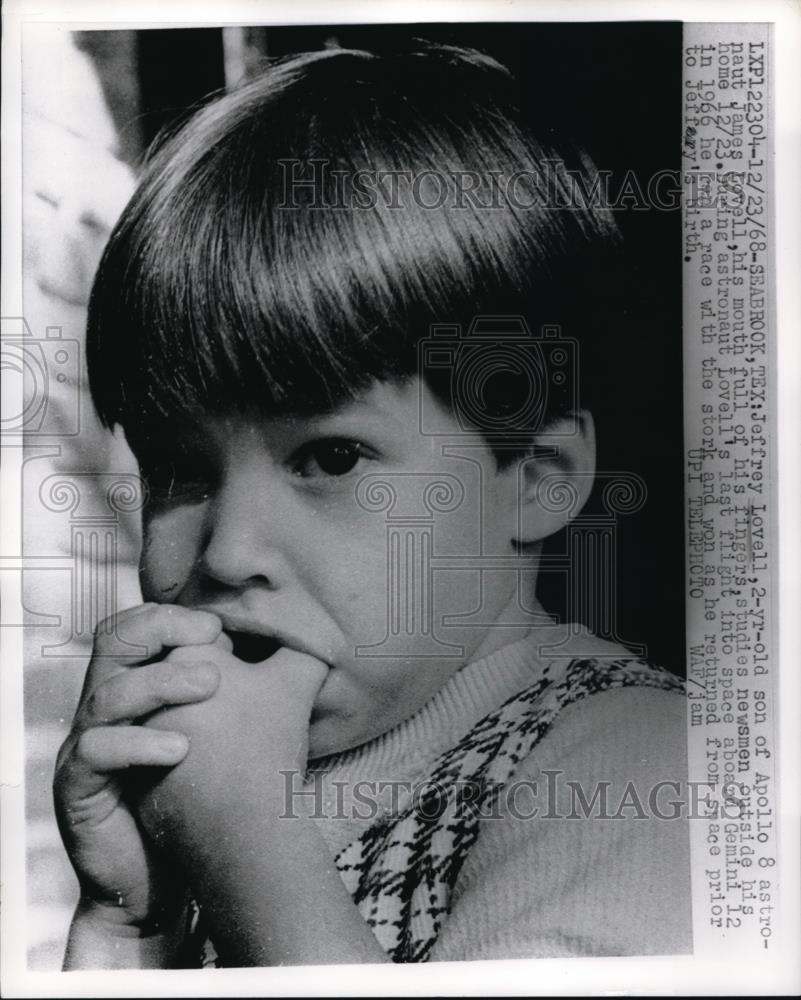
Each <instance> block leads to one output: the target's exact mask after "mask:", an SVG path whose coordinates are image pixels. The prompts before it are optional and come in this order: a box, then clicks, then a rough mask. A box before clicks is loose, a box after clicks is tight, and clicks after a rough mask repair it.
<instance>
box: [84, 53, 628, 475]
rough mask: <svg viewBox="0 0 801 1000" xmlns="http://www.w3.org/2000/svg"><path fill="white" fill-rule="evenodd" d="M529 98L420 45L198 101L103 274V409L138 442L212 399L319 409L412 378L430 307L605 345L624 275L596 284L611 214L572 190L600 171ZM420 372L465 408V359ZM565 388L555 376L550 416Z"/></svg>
mask: <svg viewBox="0 0 801 1000" xmlns="http://www.w3.org/2000/svg"><path fill="white" fill-rule="evenodd" d="M532 96H533V97H534V98H535V100H533V101H532V100H528V101H527V100H524V95H522V94H521V93H520V92H519V88H518V87H517V85H516V84H515V81H514V80H513V79H512V77H511V76H510V75H509V73H508V72H507V71H506V70H505V69H504V67H502V66H501V65H499V64H498V63H497V62H495V61H494V60H493V59H491V58H489V57H487V56H485V55H483V54H481V53H479V52H477V51H474V50H467V49H459V48H453V47H448V46H440V45H437V46H434V45H426V44H425V43H420V44H419V46H418V47H416V48H415V49H414V50H413V51H405V52H398V53H395V54H390V55H380V56H378V55H375V54H373V53H370V52H366V51H355V50H345V49H336V48H331V49H324V50H321V51H319V52H312V53H307V54H304V55H300V56H294V57H292V58H289V59H285V60H281V61H278V62H276V63H274V64H272V65H270V66H269V67H268V68H267V69H266V70H265V71H264V73H263V74H262V75H260V76H259V77H258V78H257V79H254V80H253V81H252V82H249V83H247V84H245V85H243V86H242V87H241V88H239V89H236V90H234V91H233V92H231V93H228V94H226V95H224V96H222V97H215V98H214V99H213V100H212V101H210V102H209V103H207V104H206V105H205V106H204V107H202V108H201V109H200V110H199V111H198V112H197V113H196V114H195V115H194V116H193V117H192V118H191V119H190V120H189V121H188V123H186V124H185V125H183V126H181V127H180V129H179V130H177V131H176V132H174V133H173V134H171V135H168V136H166V137H165V138H163V139H162V140H161V141H160V142H159V143H158V144H157V147H156V149H155V150H154V151H153V152H152V153H151V155H150V157H149V159H148V161H147V163H146V164H145V167H144V170H143V173H142V176H141V180H140V183H139V185H138V188H137V190H136V192H135V194H134V196H133V197H132V199H131V201H130V203H129V204H128V206H127V208H126V209H125V211H124V213H123V215H122V217H121V219H120V221H119V222H118V224H117V226H116V228H115V229H114V232H113V234H112V236H111V239H110V241H109V243H108V246H107V248H106V251H105V253H104V256H103V259H102V262H101V264H100V268H99V271H98V274H97V277H96V279H95V283H94V288H93V291H92V296H91V302H90V308H89V321H88V345H87V355H88V365H89V379H90V386H91V392H92V397H93V399H94V402H95V406H96V408H97V411H98V414H99V416H100V419H101V420H102V422H103V423H104V424H105V425H106V426H113V425H115V424H121V425H122V426H123V428H124V429H125V431H126V434H127V436H128V439H129V441H130V442H131V444H132V446H133V447H134V450H135V451H137V450H139V451H142V450H147V448H148V447H149V444H148V442H151V443H152V442H153V441H156V440H158V439H160V438H163V435H164V432H165V431H166V430H167V429H168V428H170V429H171V430H175V429H177V428H181V427H192V426H197V424H198V421H199V419H200V418H202V417H203V416H204V415H223V414H232V413H241V414H243V415H252V414H264V415H273V414H299V415H302V414H310V413H323V412H328V411H330V410H332V409H334V408H336V407H337V406H338V405H340V404H342V403H344V402H345V401H347V400H349V399H351V398H355V397H357V396H358V394H359V393H360V392H362V391H364V390H365V389H367V388H368V387H369V386H370V385H372V384H373V383H374V381H375V380H379V381H385V380H403V379H406V378H408V377H410V376H413V375H414V374H415V373H417V371H418V344H419V342H420V341H421V339H422V338H426V337H428V336H429V335H430V331H431V325H432V324H433V323H440V324H442V323H447V324H461V326H462V329H463V331H466V329H467V327H468V326H469V324H470V322H471V320H472V319H473V317H474V316H476V315H479V314H482V315H510V314H512V315H514V314H519V315H521V316H523V317H525V320H526V322H527V324H528V327H529V329H530V330H531V331H532V334H533V335H534V336H535V337H536V335H537V333H538V331H539V328H540V326H541V324H559V325H560V326H561V327H562V330H563V333H564V335H565V336H568V337H573V336H581V337H583V338H587V337H594V338H598V337H602V336H603V335H604V330H603V318H602V317H603V310H602V309H601V308H600V305H599V301H600V300H599V296H598V295H597V294H595V293H594V292H593V291H592V290H591V289H592V288H593V287H595V288H596V289H597V288H605V289H608V287H609V285H608V284H606V281H607V279H606V278H605V279H604V281H603V282H599V281H598V280H596V281H595V283H594V286H593V282H592V280H590V281H589V282H588V281H587V279H588V278H589V279H593V278H595V279H597V278H598V276H599V275H600V274H601V273H605V270H604V268H605V266H606V264H608V261H609V257H610V253H609V252H610V249H612V248H614V246H615V245H616V242H617V231H616V228H615V224H614V222H613V221H612V218H611V214H610V213H609V212H608V210H606V209H604V208H602V207H599V206H598V205H597V204H595V203H594V201H593V199H592V198H591V197H590V198H581V197H578V198H577V197H576V192H577V191H578V192H581V191H582V190H583V191H585V192H591V191H592V189H593V184H594V183H596V182H597V177H598V175H597V173H596V172H595V168H594V167H593V166H592V164H591V162H590V161H589V159H588V157H587V156H586V155H585V154H584V153H583V152H581V151H580V150H579V149H578V148H577V147H573V146H568V145H565V144H560V145H559V146H557V144H556V140H555V138H554V136H553V135H548V134H545V135H537V134H536V132H537V130H536V103H537V102H547V101H548V95H547V94H536V95H532ZM545 131H546V133H547V132H548V131H549V130H545ZM393 172H395V173H393ZM397 172H403V173H397ZM379 177H380V178H384V179H386V178H388V179H389V181H388V182H389V183H395V184H396V187H395V188H394V191H395V194H394V195H393V194H392V192H391V190H390V189H388V188H387V187H386V185H385V186H384V187H380V186H379V185H378V183H377V178H379ZM393 177H394V178H400V180H396V181H394V182H393V181H392V178H393ZM468 177H469V178H470V180H465V178H468ZM404 178H406V179H407V180H406V182H405V186H404V184H403V183H401V182H402V181H403V180H404ZM410 178H417V180H416V181H414V183H412V184H410V183H408V179H410ZM571 178H572V180H571ZM577 179H578V181H579V182H580V183H579V184H578V185H576V180H577ZM381 183H382V184H384V181H383V180H382V181H381ZM369 184H372V185H373V187H372V188H370V187H369V186H368V185H369ZM443 185H445V187H443ZM448 185H450V186H449V187H448ZM443 190H445V191H446V195H447V196H446V197H445V198H444V199H443V197H442V192H443ZM387 191H390V193H389V194H387V193H386V192H387ZM459 191H461V194H460V193H459ZM382 192H383V194H382ZM376 195H379V196H377V197H376ZM571 200H572V202H573V203H572V204H571V203H570V202H571ZM604 294H606V293H605V292H603V293H601V298H602V297H603V295H604ZM462 336H463V338H464V336H465V333H463V335H462ZM498 343H499V345H500V346H502V343H503V334H502V333H499V335H498ZM503 367H504V366H501V368H503ZM422 374H423V377H424V379H425V381H426V383H427V384H428V385H429V386H430V388H431V389H432V391H433V392H434V393H435V395H436V396H437V398H439V399H440V400H441V401H442V402H444V403H446V404H448V405H453V403H454V399H453V390H452V378H451V377H450V373H449V372H448V371H447V370H443V369H442V368H437V369H435V370H434V369H432V370H429V369H428V368H424V369H423V372H422ZM531 391H532V390H531V382H530V379H529V378H528V377H520V373H517V375H515V373H514V372H512V373H509V372H507V373H506V375H505V376H504V375H503V374H502V373H501V375H499V377H498V378H496V379H495V380H490V382H489V383H488V384H487V385H485V386H483V387H482V393H483V399H482V405H484V406H486V411H487V417H488V426H491V427H492V428H493V429H494V430H496V431H497V429H498V427H499V426H501V427H502V426H503V414H504V412H507V411H508V412H510V413H518V412H519V411H520V409H521V405H523V402H521V399H520V398H516V397H519V396H520V395H521V394H523V395H525V394H527V393H528V394H530V393H531ZM574 393H575V390H574V387H573V386H570V385H565V386H564V387H563V389H562V391H560V392H553V391H552V392H550V394H549V398H548V402H547V412H546V413H544V414H543V413H540V414H539V417H538V419H539V420H540V421H542V420H543V419H546V420H548V419H551V418H553V417H554V416H557V415H558V414H559V412H560V411H561V410H564V409H566V408H569V407H570V406H571V405H573V403H574V400H575V394H574ZM535 409H536V408H535ZM473 412H475V408H474V409H473ZM499 419H500V422H499ZM476 422H478V423H479V424H480V419H477V420H476ZM496 454H497V455H498V457H499V459H501V458H502V460H503V461H506V460H508V459H509V458H511V457H513V456H512V453H511V452H509V451H506V452H501V451H499V450H496Z"/></svg>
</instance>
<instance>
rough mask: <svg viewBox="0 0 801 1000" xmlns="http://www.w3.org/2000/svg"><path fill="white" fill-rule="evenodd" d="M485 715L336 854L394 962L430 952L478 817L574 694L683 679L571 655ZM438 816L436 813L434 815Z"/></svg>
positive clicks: (671, 684)
mask: <svg viewBox="0 0 801 1000" xmlns="http://www.w3.org/2000/svg"><path fill="white" fill-rule="evenodd" d="M556 670H558V671H559V675H558V676H557V677H556V678H554V677H553V673H554V672H555V670H554V663H553V662H552V663H551V664H549V665H548V666H547V667H546V669H545V671H544V673H543V676H542V677H541V679H540V680H539V681H538V682H537V683H536V684H534V685H532V686H531V687H529V688H526V689H525V690H524V691H522V692H520V693H519V694H517V695H515V696H514V697H512V698H510V699H509V700H508V701H506V702H505V703H504V704H503V705H501V707H500V708H499V709H497V711H495V712H492V713H491V714H490V715H487V716H486V717H485V718H484V719H482V720H481V721H480V722H479V723H478V724H477V725H476V726H475V727H474V728H473V729H472V730H471V731H470V732H469V733H468V734H467V735H466V736H465V737H464V738H463V739H462V740H460V742H459V743H458V744H457V745H456V746H455V747H453V748H452V749H451V750H449V751H447V752H446V753H444V754H443V755H442V756H441V757H440V758H439V759H438V760H437V762H436V763H435V765H434V767H433V768H432V770H431V772H430V775H429V779H428V780H427V781H426V782H424V783H422V784H421V788H422V792H421V794H420V796H419V797H418V798H417V799H416V800H415V801H414V802H412V803H411V804H410V805H408V806H407V807H406V808H405V809H404V810H403V811H401V812H400V813H399V814H398V815H396V816H394V817H390V818H388V819H386V820H384V821H383V822H379V823H375V824H374V825H373V826H371V827H370V828H369V829H368V830H366V831H365V833H364V834H363V835H362V836H361V837H359V838H358V839H357V840H355V841H353V843H351V844H349V845H348V846H347V847H346V848H345V849H344V850H343V851H341V852H340V854H339V855H338V856H337V858H336V863H337V866H338V868H339V870H340V872H341V874H342V877H343V879H344V881H345V884H346V885H347V887H348V889H349V890H350V892H351V894H352V896H353V898H354V901H355V902H356V904H357V905H358V907H359V910H360V911H361V914H362V916H363V917H364V919H365V920H366V921H367V923H368V924H369V925H370V927H371V928H372V929H373V932H374V933H375V935H376V937H377V938H378V941H379V942H380V944H381V945H382V947H383V948H384V949H385V950H386V951H387V953H388V954H389V955H390V956H391V958H392V959H393V961H395V962H424V961H426V960H427V959H428V957H429V955H430V952H431V949H432V947H433V946H434V944H435V942H436V940H437V937H438V935H439V931H440V928H441V927H442V923H443V921H444V919H445V917H446V916H447V914H448V911H449V907H450V897H451V893H452V891H453V888H454V885H455V884H456V880H457V878H458V876H459V872H460V871H461V868H462V865H463V864H464V861H465V858H466V857H467V854H468V851H469V850H470V848H471V847H472V845H473V844H474V842H475V840H476V838H477V837H478V833H479V817H480V815H481V814H482V813H483V814H486V812H487V811H488V810H489V809H491V806H492V801H493V799H494V798H495V797H497V796H498V795H499V794H500V791H501V788H502V787H503V785H504V784H506V783H507V782H508V781H509V779H510V778H511V776H512V774H513V773H514V771H515V769H516V767H517V765H518V764H519V763H520V762H521V761H522V760H524V759H525V758H526V757H527V756H528V755H529V754H530V753H531V752H532V751H533V749H534V748H535V747H536V746H537V744H538V743H539V742H540V740H541V739H542V738H543V736H544V735H545V734H546V733H547V732H548V730H549V729H550V728H551V726H552V725H553V722H554V720H555V719H556V717H557V715H558V714H559V712H560V711H561V710H562V709H563V708H564V707H565V706H566V705H569V704H572V703H574V702H576V701H579V700H581V699H582V698H585V697H587V696H588V695H591V694H594V693H596V692H599V691H606V690H609V689H611V688H616V687H627V686H635V685H636V686H648V687H658V688H664V689H676V690H682V689H683V682H682V681H680V680H679V679H678V678H677V677H675V676H674V675H673V674H670V673H668V672H667V671H664V670H659V669H655V668H654V667H651V666H649V665H648V664H647V663H645V662H644V661H642V660H636V659H630V658H627V659H620V660H612V661H609V660H596V659H575V660H572V661H570V662H569V663H568V664H567V666H566V667H561V668H558V667H557V668H556ZM431 817H435V819H433V821H432V819H431Z"/></svg>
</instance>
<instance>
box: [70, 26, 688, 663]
mask: <svg viewBox="0 0 801 1000" xmlns="http://www.w3.org/2000/svg"><path fill="white" fill-rule="evenodd" d="M229 30H230V29H229ZM238 37H239V43H240V50H239V61H240V65H241V67H242V68H243V70H244V74H245V75H251V74H252V73H254V72H257V71H258V67H259V65H260V63H261V62H262V61H263V59H264V58H265V57H275V56H279V55H285V54H288V53H292V52H296V51H306V50H310V49H318V48H321V47H323V46H325V45H326V44H332V43H333V44H339V45H342V46H345V47H357V48H358V47H365V48H373V49H387V48H392V47H394V46H396V45H398V44H399V43H401V42H402V41H403V40H404V39H406V38H409V37H421V38H427V39H432V40H436V41H444V42H450V43H453V44H460V45H468V46H474V47H476V48H479V49H482V50H483V51H485V52H488V53H489V54H491V55H493V56H495V57H496V58H497V59H498V60H500V61H501V62H503V63H505V64H506V65H507V66H509V68H510V69H511V70H512V71H513V73H514V74H515V76H516V77H517V78H518V80H519V81H520V83H521V85H522V86H523V87H524V88H526V89H527V92H529V93H531V94H534V95H537V97H538V98H540V99H539V100H538V101H537V104H538V105H539V107H538V111H537V114H538V117H539V118H540V120H541V121H543V122H545V123H546V124H548V123H549V122H550V123H553V126H554V127H555V128H556V129H557V131H558V132H559V133H560V134H561V135H563V136H565V137H566V138H568V139H574V140H575V141H577V142H579V143H580V145H582V146H583V147H584V148H586V149H587V151H588V152H589V154H590V156H591V157H592V159H593V160H594V161H595V163H596V165H597V166H598V167H599V169H601V170H610V171H612V174H613V179H612V185H611V186H612V189H613V190H616V189H617V188H618V187H619V184H620V182H621V181H622V179H623V177H624V176H625V175H626V174H627V173H628V172H629V171H631V172H632V173H633V174H634V175H635V176H636V177H637V178H638V179H639V181H640V186H641V187H642V188H643V189H645V187H646V185H647V181H648V178H650V177H651V176H653V175H654V174H655V173H657V172H659V171H664V170H672V171H676V172H678V170H679V168H680V138H681V120H680V113H681V100H680V85H681V58H680V50H681V25H680V24H679V23H666V22H658V23H656V22H655V23H640V24H638V23H631V22H628V23H625V24H615V23H603V24H553V23H547V24H451V25H433V24H425V25H402V26H385V25H378V26H358V25H357V26H353V25H347V26H333V25H329V26H324V27H277V28H246V29H239V36H238ZM80 44H81V47H82V48H83V49H84V50H85V51H87V52H88V53H89V55H90V56H91V57H92V59H93V61H94V62H95V65H96V66H97V68H98V70H99V72H100V76H101V80H102V82H103V86H104V90H105V93H106V97H107V100H108V102H109V106H110V108H111V111H112V114H113V117H114V119H115V123H116V125H117V129H118V132H119V135H120V155H121V156H122V158H123V159H125V160H127V161H128V162H129V163H131V164H132V165H134V166H136V164H137V163H138V162H140V160H141V157H142V155H143V154H144V151H145V149H146V148H147V146H148V144H149V143H150V142H151V141H152V140H153V139H154V137H155V136H156V135H157V133H158V132H159V130H160V129H161V128H163V127H165V126H169V125H171V124H174V123H175V122H176V121H177V120H178V119H180V118H181V117H183V116H185V115H186V114H187V113H188V109H190V108H191V106H192V105H194V104H196V103H197V102H199V101H201V100H202V99H203V98H204V97H205V96H206V95H207V94H208V93H209V92H211V91H214V90H219V89H222V88H224V87H225V86H226V84H228V85H230V84H231V83H232V82H236V81H232V80H231V79H228V80H226V73H228V75H229V76H230V72H231V69H230V66H231V62H230V53H229V56H228V59H227V60H226V50H225V45H224V36H223V32H222V30H221V29H209V28H203V29H197V28H196V29H166V30H146V31H128V32H121V31H114V32H87V33H83V34H82V35H81V36H80ZM616 220H617V222H618V225H619V227H620V229H621V231H622V234H623V239H624V251H623V252H624V266H623V271H622V301H623V303H624V306H623V308H622V310H621V311H620V313H619V315H618V316H617V318H616V320H615V327H616V328H615V330H614V331H610V340H609V350H608V351H607V350H605V351H604V352H603V354H601V355H599V356H598V357H597V358H593V359H592V365H593V367H596V368H600V369H602V370H600V371H597V372H595V373H594V381H595V382H596V384H602V385H603V386H604V392H603V393H602V394H598V395H596V397H595V398H594V399H593V400H592V407H593V413H594V416H595V420H596V426H597V432H598V441H599V458H598V466H599V469H601V470H610V471H611V470H627V471H630V472H634V473H637V474H638V475H639V476H641V477H642V478H643V479H644V480H645V483H646V485H647V490H648V497H647V502H646V504H645V506H644V508H643V509H642V510H641V511H639V512H637V513H635V514H632V515H629V516H625V517H622V518H621V519H620V520H619V522H618V550H617V571H616V577H617V587H618V618H617V621H618V625H617V638H618V639H620V640H622V641H624V642H629V643H639V644H642V645H644V646H645V647H646V650H647V655H648V657H649V658H650V659H651V660H653V661H654V662H657V663H661V664H663V665H665V666H667V667H669V668H670V669H672V670H675V671H677V672H678V673H683V672H684V660H685V648H684V589H685V588H684V512H683V450H682V422H683V416H682V356H681V308H682V306H681V229H680V224H681V218H680V212H679V210H678V208H676V209H673V210H672V211H665V210H659V209H656V208H650V209H649V210H645V211H643V210H641V209H634V208H631V207H629V208H627V209H625V210H620V211H617V212H616ZM611 334H613V336H611ZM585 360H586V359H585ZM601 510H602V507H601V505H600V500H599V490H598V489H596V490H595V492H594V494H593V497H592V498H591V500H590V503H589V504H588V506H587V508H586V510H585V515H584V516H586V517H592V515H593V514H594V513H597V512H600V511H601ZM563 549H564V538H563V537H559V536H557V537H556V538H554V539H553V540H552V541H551V542H550V543H549V549H548V551H550V552H552V553H555V552H558V551H560V550H563ZM540 593H541V597H542V599H543V602H544V603H545V605H546V607H547V608H548V609H549V610H552V611H555V612H557V613H560V614H563V613H564V610H565V604H566V594H565V585H564V580H563V578H562V577H561V576H558V575H557V574H546V575H544V576H543V578H542V581H541V588H540ZM587 624H589V625H591V626H592V625H595V627H596V629H597V630H599V631H603V629H602V628H599V627H598V623H597V622H595V623H593V622H588V623H587Z"/></svg>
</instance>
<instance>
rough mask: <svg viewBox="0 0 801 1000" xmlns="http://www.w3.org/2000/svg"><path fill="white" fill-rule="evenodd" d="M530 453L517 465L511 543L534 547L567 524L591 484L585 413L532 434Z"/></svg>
mask: <svg viewBox="0 0 801 1000" xmlns="http://www.w3.org/2000/svg"><path fill="white" fill-rule="evenodd" d="M533 445H534V447H533V448H532V453H531V454H530V455H529V456H527V457H526V458H524V459H522V460H521V461H520V462H519V463H518V465H517V475H518V498H519V503H518V523H517V528H516V537H515V542H516V543H518V544H521V545H525V544H531V543H533V542H540V541H542V540H543V539H545V538H547V537H548V536H549V535H553V534H554V533H555V532H557V531H559V530H560V529H561V528H564V526H565V525H566V524H567V523H568V522H569V521H571V520H572V519H573V518H574V517H575V516H576V515H577V514H578V513H579V511H580V510H581V508H582V507H583V506H584V504H585V503H586V502H587V498H588V497H589V495H590V492H591V490H592V486H593V481H594V478H595V424H594V422H593V419H592V415H591V414H590V413H588V412H587V411H586V410H581V411H579V412H574V413H571V414H569V415H567V416H565V417H561V418H558V419H556V420H554V421H552V422H551V423H550V424H549V425H548V426H547V427H545V428H543V430H542V431H538V432H537V434H536V436H535V438H534V442H533Z"/></svg>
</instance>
